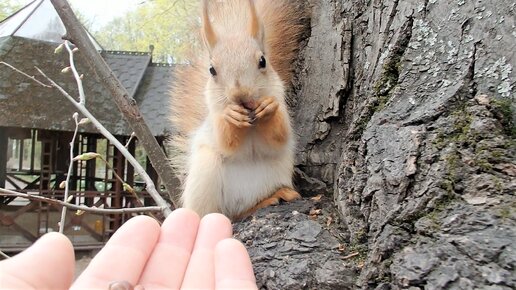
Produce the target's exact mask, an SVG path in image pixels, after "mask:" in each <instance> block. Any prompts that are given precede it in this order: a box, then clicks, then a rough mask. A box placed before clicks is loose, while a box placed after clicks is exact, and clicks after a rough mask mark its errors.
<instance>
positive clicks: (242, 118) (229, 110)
mask: <svg viewBox="0 0 516 290" xmlns="http://www.w3.org/2000/svg"><path fill="white" fill-rule="evenodd" d="M224 119H225V120H226V121H227V122H229V123H231V124H233V125H235V126H236V127H237V128H248V127H251V126H252V122H253V121H252V119H251V118H250V117H249V111H248V110H247V109H245V108H243V107H242V106H239V105H230V106H228V107H226V109H225V110H224Z"/></svg>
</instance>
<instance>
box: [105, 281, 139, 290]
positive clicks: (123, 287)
mask: <svg viewBox="0 0 516 290" xmlns="http://www.w3.org/2000/svg"><path fill="white" fill-rule="evenodd" d="M109 290H134V286H133V284H131V283H129V282H127V281H114V282H111V284H109Z"/></svg>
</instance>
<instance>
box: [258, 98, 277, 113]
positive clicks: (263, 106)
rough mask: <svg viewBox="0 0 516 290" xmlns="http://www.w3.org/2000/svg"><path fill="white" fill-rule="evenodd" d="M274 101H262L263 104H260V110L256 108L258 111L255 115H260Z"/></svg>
mask: <svg viewBox="0 0 516 290" xmlns="http://www.w3.org/2000/svg"><path fill="white" fill-rule="evenodd" d="M273 101H274V100H273V99H272V98H265V99H263V100H262V102H261V103H260V105H259V106H258V108H256V110H254V113H255V114H258V113H260V112H261V111H263V110H264V109H265V108H266V107H267V106H269V105H270V104H271V103H272V102H273Z"/></svg>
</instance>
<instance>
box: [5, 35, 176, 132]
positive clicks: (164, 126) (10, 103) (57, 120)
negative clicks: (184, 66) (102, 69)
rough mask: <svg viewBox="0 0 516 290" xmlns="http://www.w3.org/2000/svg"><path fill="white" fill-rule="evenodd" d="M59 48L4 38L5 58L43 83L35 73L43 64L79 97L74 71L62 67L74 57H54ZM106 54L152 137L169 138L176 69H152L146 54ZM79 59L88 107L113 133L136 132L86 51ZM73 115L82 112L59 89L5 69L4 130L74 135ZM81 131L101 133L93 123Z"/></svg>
mask: <svg viewBox="0 0 516 290" xmlns="http://www.w3.org/2000/svg"><path fill="white" fill-rule="evenodd" d="M55 47H56V44H55V43H49V42H43V41H36V40H31V39H26V38H20V37H14V36H8V37H3V38H0V60H1V61H5V62H7V63H9V64H11V65H13V66H15V67H17V68H18V69H21V70H23V71H25V72H27V73H28V74H30V75H34V76H37V78H38V79H40V80H42V77H39V75H38V73H37V71H36V70H35V69H34V66H38V67H39V68H41V69H42V70H43V71H44V72H45V73H46V74H47V75H48V76H49V77H51V78H52V79H53V80H55V81H56V82H57V83H58V84H59V85H61V86H62V87H63V88H64V89H65V90H66V91H68V92H69V93H70V94H71V95H72V96H78V92H77V86H76V83H75V80H74V79H73V76H72V75H71V73H67V74H63V73H61V69H62V68H64V67H66V66H68V65H69V64H68V54H67V53H66V52H63V53H61V54H58V55H56V54H54V49H55ZM102 56H103V57H104V59H105V60H106V62H107V63H108V64H109V65H110V67H111V68H112V70H113V72H114V73H115V75H117V77H119V78H120V80H121V81H122V84H123V85H124V86H126V88H127V89H128V91H129V93H130V94H131V95H134V96H135V100H136V102H137V104H138V105H139V107H140V110H141V112H142V114H143V116H144V118H145V120H146V121H147V123H148V125H149V127H150V128H151V131H152V133H153V134H154V135H155V136H163V135H165V134H166V132H167V131H169V130H168V124H169V122H168V119H167V117H166V116H167V114H168V111H169V106H168V103H169V101H168V93H167V92H168V87H169V82H170V81H171V78H172V67H158V66H149V65H150V61H151V57H150V55H148V54H145V53H143V54H142V53H127V52H126V53H115V52H103V53H102ZM75 59H76V66H77V67H78V70H79V71H80V73H82V74H84V79H83V84H84V89H85V92H86V106H87V107H88V109H89V110H90V111H91V113H92V114H93V115H94V116H96V117H97V118H98V119H99V121H101V122H102V123H103V124H104V126H106V128H107V129H108V130H109V131H110V132H112V133H113V134H115V135H129V134H131V129H130V127H129V126H128V124H127V123H126V121H125V120H124V119H123V117H122V115H121V113H120V112H119V111H118V108H117V107H116V105H115V103H114V102H113V101H112V97H111V95H110V93H109V92H108V91H107V90H106V89H105V88H104V87H103V86H102V85H101V84H100V82H99V80H98V78H97V76H96V75H95V73H94V72H93V71H91V70H90V69H89V67H88V65H87V64H86V62H85V59H84V58H82V57H81V54H80V52H79V53H77V54H76V58H75ZM135 94H136V95H135ZM73 112H76V109H75V108H74V107H73V105H72V104H70V102H68V101H67V100H66V99H65V97H64V96H62V95H61V94H60V93H59V92H58V91H56V90H54V89H48V88H43V87H41V86H39V85H37V84H36V83H34V82H33V81H31V80H29V79H28V78H26V77H24V76H22V75H20V74H18V73H16V72H14V71H12V70H11V69H8V68H7V67H2V68H1V69H0V126H6V127H25V128H38V129H49V130H64V131H73V130H74V129H75V125H74V122H73V121H72V119H71V116H72V114H73ZM81 130H82V131H84V132H92V133H93V132H97V131H96V129H95V128H93V127H92V126H91V125H88V126H85V127H84V128H82V129H81Z"/></svg>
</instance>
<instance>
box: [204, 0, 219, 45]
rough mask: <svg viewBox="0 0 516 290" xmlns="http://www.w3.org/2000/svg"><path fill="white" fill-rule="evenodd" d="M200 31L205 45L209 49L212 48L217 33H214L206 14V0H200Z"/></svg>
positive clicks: (215, 41)
mask: <svg viewBox="0 0 516 290" xmlns="http://www.w3.org/2000/svg"><path fill="white" fill-rule="evenodd" d="M202 32H203V35H204V42H205V43H206V46H207V47H208V49H209V50H211V49H213V47H214V46H215V44H217V35H215V31H214V30H213V27H212V26H211V22H210V17H209V16H208V0H203V1H202Z"/></svg>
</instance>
